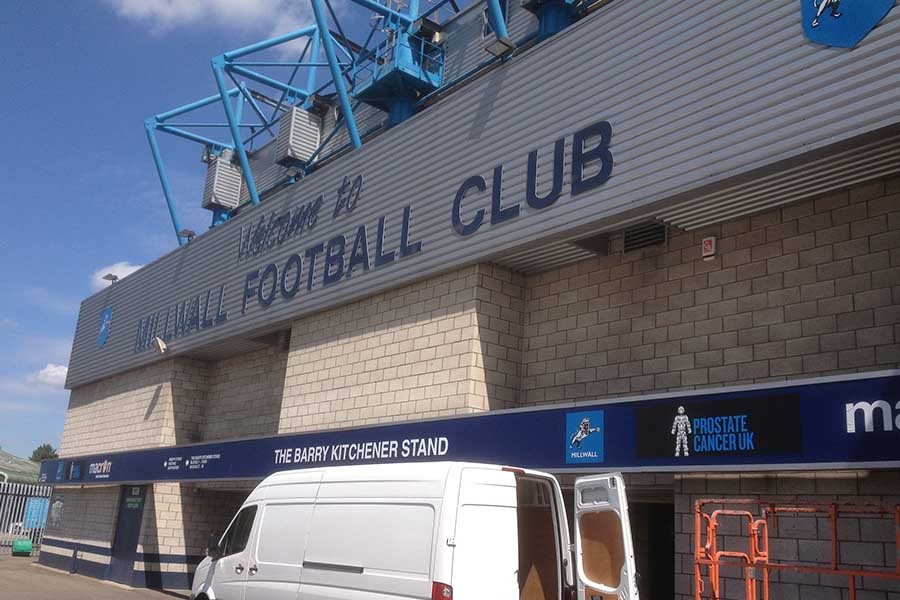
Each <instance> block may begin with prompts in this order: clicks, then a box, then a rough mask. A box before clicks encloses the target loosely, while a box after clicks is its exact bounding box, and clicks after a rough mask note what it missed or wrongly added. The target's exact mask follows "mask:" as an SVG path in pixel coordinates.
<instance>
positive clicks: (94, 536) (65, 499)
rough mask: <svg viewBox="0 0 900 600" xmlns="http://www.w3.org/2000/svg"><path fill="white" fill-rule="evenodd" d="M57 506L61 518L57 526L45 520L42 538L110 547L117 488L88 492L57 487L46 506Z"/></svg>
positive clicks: (90, 490) (116, 505)
mask: <svg viewBox="0 0 900 600" xmlns="http://www.w3.org/2000/svg"><path fill="white" fill-rule="evenodd" d="M57 502H62V506H63V510H62V518H61V519H60V522H59V525H56V524H55V523H54V522H53V520H52V519H49V518H48V520H47V526H46V529H45V530H44V536H45V537H48V538H54V539H61V540H77V541H80V542H83V543H86V544H91V545H94V546H102V547H110V546H111V544H112V540H113V532H114V531H115V524H116V513H117V511H118V506H119V487H118V486H109V487H106V486H103V487H91V488H90V489H77V488H67V487H57V488H55V489H54V490H53V497H52V498H51V500H50V503H51V505H52V504H55V503H57Z"/></svg>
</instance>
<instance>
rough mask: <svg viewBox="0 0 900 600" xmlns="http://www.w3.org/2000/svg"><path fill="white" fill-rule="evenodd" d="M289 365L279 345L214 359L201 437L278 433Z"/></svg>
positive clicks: (215, 438) (205, 439) (209, 438)
mask: <svg viewBox="0 0 900 600" xmlns="http://www.w3.org/2000/svg"><path fill="white" fill-rule="evenodd" d="M287 365H288V352H287V351H286V350H281V349H279V348H277V347H270V348H264V349H262V350H256V351H253V352H249V353H247V354H242V355H240V356H235V357H231V358H227V359H224V360H220V361H216V362H214V363H212V364H211V367H210V378H209V387H208V388H207V393H206V402H205V411H204V418H203V421H202V424H201V426H200V434H199V435H200V439H201V440H203V441H211V440H221V439H231V438H236V437H251V436H266V435H275V434H277V433H278V422H279V420H280V418H281V408H282V400H283V397H284V384H285V376H286V373H287Z"/></svg>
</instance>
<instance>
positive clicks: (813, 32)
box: [800, 0, 894, 48]
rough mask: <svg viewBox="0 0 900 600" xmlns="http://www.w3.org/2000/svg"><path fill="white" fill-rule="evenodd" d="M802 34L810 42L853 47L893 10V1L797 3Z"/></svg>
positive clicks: (814, 0)
mask: <svg viewBox="0 0 900 600" xmlns="http://www.w3.org/2000/svg"><path fill="white" fill-rule="evenodd" d="M800 3H801V6H802V14H803V32H804V33H805V34H806V37H807V38H808V39H809V41H811V42H815V43H816V44H823V45H825V46H838V47H840V48H853V47H854V46H856V45H857V44H858V43H860V42H861V41H863V39H864V38H865V37H866V36H867V35H869V32H870V31H872V30H873V29H875V26H876V25H878V23H880V22H881V20H882V19H884V18H885V17H886V16H887V14H888V13H889V12H890V11H891V9H892V8H893V7H894V0H800Z"/></svg>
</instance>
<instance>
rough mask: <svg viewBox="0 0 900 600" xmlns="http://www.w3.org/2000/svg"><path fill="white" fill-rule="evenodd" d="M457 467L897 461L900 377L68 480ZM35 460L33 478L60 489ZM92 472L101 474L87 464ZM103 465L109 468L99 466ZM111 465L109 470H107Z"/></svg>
mask: <svg viewBox="0 0 900 600" xmlns="http://www.w3.org/2000/svg"><path fill="white" fill-rule="evenodd" d="M434 460H465V461H475V462H488V463H499V464H509V465H516V466H523V467H532V468H536V469H546V470H565V469H582V470H583V469H589V470H592V471H596V470H615V469H622V470H628V469H649V470H681V471H696V470H710V469H719V470H730V469H748V468H754V469H777V468H785V466H786V465H789V466H790V468H792V469H815V468H824V466H826V465H827V467H828V468H839V467H841V466H846V467H854V466H860V465H869V466H872V465H877V466H890V465H893V466H898V465H900V372H898V371H892V372H890V373H889V374H876V375H874V376H873V375H860V376H854V377H852V378H851V377H841V378H833V379H824V380H819V381H811V382H800V383H794V384H792V385H783V386H752V387H749V388H741V389H735V390H727V389H725V390H710V391H702V392H690V393H686V394H669V395H664V396H660V397H653V396H648V397H640V398H634V399H629V400H625V401H612V402H604V403H597V404H593V405H592V404H584V405H578V406H575V407H573V406H566V407H548V408H541V409H535V410H512V411H497V412H492V413H486V414H481V415H473V416H470V417H462V418H453V419H440V420H432V421H423V422H409V423H402V424H396V425H383V426H377V427H367V428H358V429H348V430H342V431H340V430H339V431H323V432H317V433H305V434H297V435H285V436H277V437H268V438H261V439H251V440H240V441H235V442H223V443H210V444H197V445H191V446H182V447H178V448H158V449H151V450H138V451H134V452H125V453H119V454H111V455H99V456H90V457H82V458H79V459H78V460H77V461H74V462H79V463H86V464H90V465H91V468H89V469H88V471H87V474H86V476H85V477H84V478H83V481H80V482H79V483H84V484H90V483H110V482H149V481H185V480H188V481H189V480H201V479H258V478H261V477H265V476H266V475H269V474H271V473H274V472H276V471H280V470H284V469H299V468H307V467H318V466H331V465H351V464H371V463H389V462H415V461H434ZM72 462H73V461H71V460H68V461H67V460H60V461H45V462H44V463H42V465H41V481H42V482H45V483H66V482H67V480H66V478H65V476H64V474H65V469H63V470H62V475H60V471H59V470H58V467H57V465H59V464H63V465H65V464H72ZM95 465H101V466H102V468H101V467H97V468H94V466H95ZM106 465H109V466H108V467H107V466H106ZM113 465H115V468H113Z"/></svg>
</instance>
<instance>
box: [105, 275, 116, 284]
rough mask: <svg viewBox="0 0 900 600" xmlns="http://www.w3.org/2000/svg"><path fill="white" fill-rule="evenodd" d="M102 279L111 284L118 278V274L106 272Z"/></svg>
mask: <svg viewBox="0 0 900 600" xmlns="http://www.w3.org/2000/svg"><path fill="white" fill-rule="evenodd" d="M103 280H104V281H108V282H109V283H110V284H113V283H115V282H117V281H118V280H119V276H118V275H115V274H113V273H107V274H106V275H104V276H103Z"/></svg>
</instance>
